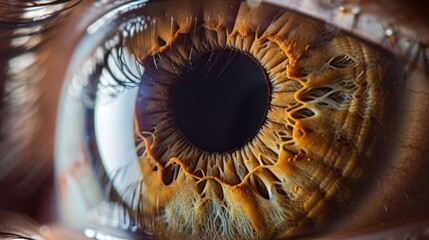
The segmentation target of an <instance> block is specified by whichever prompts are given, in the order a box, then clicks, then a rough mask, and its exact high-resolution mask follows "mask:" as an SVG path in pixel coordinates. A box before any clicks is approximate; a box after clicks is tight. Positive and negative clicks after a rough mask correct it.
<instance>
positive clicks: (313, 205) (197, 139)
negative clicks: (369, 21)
mask: <svg viewBox="0 0 429 240" xmlns="http://www.w3.org/2000/svg"><path fill="white" fill-rule="evenodd" d="M171 4H172V5H171V6H172V7H171V8H172V9H175V13H172V12H162V13H160V15H159V16H154V17H153V18H152V19H153V21H152V22H151V23H150V24H149V27H148V29H146V30H144V31H142V32H140V33H137V34H135V35H134V36H133V37H131V38H130V39H128V42H127V44H128V45H127V46H126V47H129V48H131V49H133V52H134V53H135V54H136V55H137V57H138V58H139V60H140V61H141V62H142V63H143V66H144V68H145V72H144V77H143V79H142V83H141V86H140V90H139V96H138V99H137V103H136V113H135V114H136V124H135V129H136V146H137V147H136V148H137V153H138V155H139V161H140V167H141V172H142V175H143V187H142V193H141V195H142V196H141V198H142V200H141V205H140V209H139V212H141V215H142V216H141V222H142V224H143V225H144V226H146V227H147V229H148V230H149V231H152V232H153V233H154V234H157V235H159V236H160V237H165V236H167V237H172V238H173V237H174V238H175V239H176V238H183V239H189V238H190V239H215V238H218V239H251V238H257V239H260V238H264V239H265V238H267V239H272V238H281V237H285V236H293V235H295V234H301V233H305V231H306V230H308V229H314V227H317V226H321V225H323V224H325V220H326V219H327V217H329V215H330V213H331V212H332V210H333V209H337V208H338V206H339V205H341V203H343V202H345V201H348V200H350V198H351V197H352V195H351V194H352V191H353V189H354V185H355V184H356V182H357V181H358V180H359V178H360V177H361V176H362V174H363V171H364V169H365V166H366V165H367V162H368V161H369V159H370V157H371V156H372V154H373V147H374V143H375V141H376V137H374V136H373V134H372V133H374V132H376V131H377V128H379V126H380V124H381V123H383V121H384V117H385V116H384V109H385V104H386V101H387V99H386V98H385V96H384V95H383V93H384V89H385V84H386V83H385V81H383V78H384V75H385V73H386V69H387V68H388V66H389V64H390V62H389V60H388V59H386V57H384V56H383V54H381V53H379V52H377V51H374V50H373V49H371V48H370V47H368V46H366V45H364V44H362V43H361V42H359V41H357V40H355V39H354V38H351V37H348V36H346V35H342V34H338V33H333V32H330V31H329V29H327V27H326V25H325V24H323V23H319V22H316V21H314V20H310V19H308V18H306V17H302V16H300V15H297V14H294V13H291V12H284V11H281V10H279V9H278V8H275V7H270V6H267V5H260V6H258V7H251V6H249V5H247V3H237V2H234V3H231V2H226V1H225V2H224V1H212V2H207V3H205V4H204V5H203V6H204V7H201V8H200V7H199V6H193V7H188V8H187V7H184V6H183V5H177V6H175V5H174V3H171ZM196 5H198V4H196ZM176 12H177V13H176Z"/></svg>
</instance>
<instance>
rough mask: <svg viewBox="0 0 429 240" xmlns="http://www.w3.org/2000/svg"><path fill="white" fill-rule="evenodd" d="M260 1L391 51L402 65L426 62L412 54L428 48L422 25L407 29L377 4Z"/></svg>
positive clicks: (325, 0)
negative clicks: (317, 21)
mask: <svg viewBox="0 0 429 240" xmlns="http://www.w3.org/2000/svg"><path fill="white" fill-rule="evenodd" d="M262 1H263V2H267V3H271V4H275V5H278V6H284V7H286V8H288V9H291V10H294V11H297V12H300V13H303V14H305V15H308V16H311V17H314V18H316V19H319V20H322V21H324V22H326V23H327V24H331V25H333V26H335V27H338V28H340V29H342V30H343V31H346V32H349V33H351V34H352V35H355V36H356V37H358V38H361V39H363V40H365V41H367V42H369V43H372V44H375V45H376V46H377V47H379V48H382V49H384V50H387V51H388V52H391V53H392V54H394V55H396V56H397V57H398V58H399V59H400V60H401V61H403V63H405V64H406V65H415V64H416V63H417V64H427V63H426V62H425V60H424V57H423V58H420V59H418V60H417V59H416V56H417V57H419V54H420V52H422V53H423V54H425V50H426V49H427V48H428V47H427V45H428V41H429V31H424V32H423V30H422V29H425V26H423V27H420V28H419V30H420V31H416V29H415V28H413V29H410V27H409V25H410V24H409V23H408V22H398V21H394V22H393V21H392V19H391V18H393V17H394V16H393V15H395V13H393V12H391V11H390V10H387V9H385V8H384V7H383V5H381V4H377V3H375V4H374V5H371V6H370V7H371V8H372V9H371V11H366V10H365V8H364V7H365V6H363V7H362V6H361V5H359V3H355V2H358V1H353V0H349V1H344V0H338V1H335V0H300V1H296V0H262ZM396 4H402V3H396ZM387 16H390V17H389V18H388V17H387ZM383 17H386V18H383ZM422 50H423V51H422ZM426 54H427V53H426ZM427 57H428V56H426V58H427ZM416 60H417V61H416ZM423 67H425V66H423Z"/></svg>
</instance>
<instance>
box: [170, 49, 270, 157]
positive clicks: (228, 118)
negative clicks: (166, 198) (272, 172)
mask: <svg viewBox="0 0 429 240" xmlns="http://www.w3.org/2000/svg"><path fill="white" fill-rule="evenodd" d="M265 76H266V75H265V72H264V70H263V68H262V67H261V66H260V65H259V63H258V62H257V61H256V60H255V59H253V58H252V57H250V56H249V55H246V54H244V53H241V52H238V51H235V50H230V49H222V50H215V51H211V52H208V53H205V54H203V55H201V56H200V57H199V58H197V59H196V60H195V61H193V62H192V63H191V65H190V66H189V67H188V69H187V70H186V71H185V72H184V73H183V75H182V76H181V78H180V81H179V83H178V85H177V87H176V91H175V95H174V98H173V108H174V114H175V120H176V125H177V127H178V128H179V129H180V131H181V132H182V134H183V135H184V136H185V137H186V138H187V139H188V141H189V142H191V143H192V144H194V145H195V146H197V147H198V148H200V149H202V150H205V151H209V152H228V151H232V150H234V149H237V148H240V147H242V146H244V145H245V144H246V143H247V142H248V141H249V140H251V139H252V138H253V137H254V136H255V135H256V133H257V132H258V130H259V129H260V127H261V125H262V123H263V121H264V120H265V117H266V113H267V108H268V101H269V94H270V87H269V85H268V81H267V79H266V77H265Z"/></svg>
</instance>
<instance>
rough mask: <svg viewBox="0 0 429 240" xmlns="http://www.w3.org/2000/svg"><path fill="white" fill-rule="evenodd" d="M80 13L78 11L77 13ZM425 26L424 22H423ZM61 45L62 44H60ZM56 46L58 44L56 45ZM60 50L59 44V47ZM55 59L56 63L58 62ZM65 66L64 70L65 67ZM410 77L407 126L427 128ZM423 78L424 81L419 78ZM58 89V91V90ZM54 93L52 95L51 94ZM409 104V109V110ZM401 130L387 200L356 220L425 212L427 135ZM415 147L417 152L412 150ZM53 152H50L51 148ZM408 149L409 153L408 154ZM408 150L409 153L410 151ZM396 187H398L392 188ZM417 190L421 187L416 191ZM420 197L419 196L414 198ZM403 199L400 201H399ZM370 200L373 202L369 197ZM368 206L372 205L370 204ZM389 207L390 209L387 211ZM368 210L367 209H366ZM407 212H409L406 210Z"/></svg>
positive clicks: (421, 96) (49, 103) (58, 75)
mask: <svg viewBox="0 0 429 240" xmlns="http://www.w3.org/2000/svg"><path fill="white" fill-rule="evenodd" d="M81 6H82V8H85V7H86V6H85V5H81ZM77 15H78V14H76V16H77ZM422 26H423V25H422ZM59 45H61V44H59ZM71 46H74V44H73V43H72V41H70V42H69V43H62V48H60V49H64V50H65V52H64V55H62V56H63V57H61V58H55V57H54V58H53V59H52V60H51V62H52V63H51V68H50V69H54V66H56V67H58V68H57V69H58V71H53V72H52V74H50V78H46V79H45V80H44V84H43V86H44V87H46V89H59V88H60V85H61V83H60V81H54V79H62V78H63V77H62V75H63V73H62V72H64V71H65V70H64V68H65V67H64V66H66V65H67V60H66V59H68V57H64V56H68V54H70V52H71V51H72V50H73V47H71ZM54 48H55V47H54ZM57 49H58V47H57ZM54 62H55V63H54ZM61 68H63V69H61ZM407 78H408V79H413V80H412V81H407V86H406V87H405V89H407V90H406V92H405V94H407V96H410V97H409V98H408V100H407V101H408V102H407V103H402V104H403V105H402V106H401V107H402V108H401V109H404V108H405V110H403V111H402V113H403V115H406V116H407V117H409V118H411V119H413V120H412V121H408V122H407V125H406V126H407V127H404V128H405V129H424V125H422V123H423V122H424V121H425V119H426V118H427V114H426V115H425V111H424V109H427V106H426V105H425V104H424V103H426V102H427V101H425V96H426V95H427V94H425V92H424V91H423V92H422V91H421V89H427V87H426V85H424V81H422V80H421V78H425V76H421V75H418V74H417V73H413V74H410V75H407ZM419 79H420V80H419ZM54 92H55V93H54ZM58 92H59V91H52V93H50V94H49V96H47V95H48V94H47V95H46V96H45V98H46V101H45V103H44V104H43V108H44V109H45V110H46V112H49V114H52V115H54V113H53V112H54V111H55V110H52V109H55V105H56V102H57V101H56V99H58V94H59V93H58ZM51 94H52V95H51ZM410 102H412V103H413V104H411V105H410V106H408V105H407V104H408V103H410ZM408 107H410V108H409V110H406V109H407V108H408ZM417 115H421V117H413V116H417ZM47 118H49V119H53V117H52V116H51V117H48V116H47ZM46 129H50V130H49V131H53V129H52V128H49V127H48V128H46ZM398 132H399V133H397V134H398V135H400V136H402V137H401V138H396V139H397V141H396V145H395V148H396V147H397V149H398V150H397V153H398V154H397V161H396V164H395V165H396V166H400V167H397V168H393V167H392V168H388V169H386V170H385V172H387V176H389V177H374V179H375V180H376V181H379V182H380V184H379V185H378V186H377V187H376V188H374V190H373V192H374V194H375V195H377V194H379V193H380V192H383V194H382V197H383V199H381V200H379V201H378V202H379V203H380V204H369V203H368V204H363V203H362V204H361V205H362V206H366V207H362V209H364V211H358V210H357V211H356V213H354V215H353V219H355V221H357V220H359V219H364V218H365V217H368V215H369V216H371V212H372V213H373V214H372V217H370V219H372V220H370V222H372V223H373V224H374V225H377V226H379V225H381V221H380V220H379V219H377V217H379V214H380V213H381V214H382V215H383V214H384V215H388V216H387V217H385V218H386V219H396V218H400V219H402V221H407V219H408V218H410V217H411V216H413V215H414V214H416V213H418V212H422V211H424V209H423V210H421V209H420V210H419V209H415V208H413V205H419V206H425V204H424V202H425V200H424V199H426V197H425V193H424V190H421V189H424V183H425V182H426V180H425V178H424V176H422V173H420V171H419V169H424V168H425V166H426V165H425V162H426V161H424V160H425V159H427V155H426V154H425V153H426V151H425V149H427V148H426V146H427V141H426V140H425V139H427V135H424V134H426V133H425V132H424V131H423V132H422V131H408V134H407V131H406V130H401V131H399V130H398ZM413 139H414V140H416V141H411V140H413ZM400 150H408V151H403V152H401V151H400ZM412 150H415V151H412ZM47 152H49V151H47ZM404 152H405V153H404ZM407 153H408V154H407ZM410 161H411V165H414V166H419V167H415V168H412V170H411V171H407V170H410V167H408V166H409V165H408V164H409V163H410ZM398 174H399V175H400V176H403V177H400V178H398V177H395V176H398ZM403 179H407V180H408V181H406V183H405V184H401V183H400V181H402V180H403ZM393 182H395V184H398V185H397V186H403V188H401V190H400V191H395V190H394V189H393V190H389V191H387V189H388V188H389V187H388V185H389V184H391V183H393ZM416 183H421V186H419V184H416ZM392 186H395V185H394V184H392ZM391 188H394V187H391ZM381 189H383V190H385V191H380V190H381ZM416 189H417V190H416ZM386 191H387V192H390V191H393V192H397V193H398V195H397V196H396V197H391V198H392V199H394V200H392V199H387V198H386V195H388V194H386V193H385V192H386ZM414 196H416V197H414ZM398 199H399V204H396V202H395V201H396V200H398ZM368 202H373V201H370V200H368ZM368 206H372V208H371V207H368ZM386 207H387V209H388V210H386ZM365 209H366V210H365ZM404 212H406V213H404Z"/></svg>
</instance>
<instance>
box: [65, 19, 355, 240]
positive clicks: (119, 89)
mask: <svg viewBox="0 0 429 240" xmlns="http://www.w3.org/2000/svg"><path fill="white" fill-rule="evenodd" d="M130 12H132V11H130ZM136 22H141V19H140V20H137V21H136ZM148 22H150V20H149V21H148ZM142 28H144V26H142ZM141 30H142V29H140V30H136V34H137V32H138V31H141ZM112 39H113V40H111V42H106V46H107V45H109V46H108V47H106V48H107V49H110V48H112V47H113V46H115V41H117V39H115V38H112ZM160 42H161V43H163V44H161V45H164V44H165V43H166V42H165V41H160ZM160 42H158V43H157V44H159V43H160ZM150 46H151V45H150ZM150 46H142V47H141V48H139V51H141V49H144V47H150ZM125 50H126V49H125ZM118 54H123V55H120V56H124V59H125V60H124V61H125V63H130V64H124V66H132V65H133V64H134V63H135V62H133V61H132V60H131V61H130V58H131V59H132V54H130V53H129V52H128V53H127V52H126V51H124V52H121V53H120V52H119V51H117V52H116V55H115V51H112V55H113V56H114V57H113V59H117V58H118V57H119V56H118ZM134 54H136V53H135V52H134ZM95 56H96V57H95V58H94V59H93V60H94V61H95V62H96V61H101V60H100V58H105V57H106V56H110V55H108V54H106V53H105V52H99V53H98V55H97V53H96V54H95ZM162 57H165V56H159V58H162ZM142 59H143V58H142ZM151 60H152V59H151ZM153 60H154V62H155V63H156V61H155V58H154V59H153ZM332 60H333V59H332ZM344 61H345V62H347V60H344ZM88 62H89V63H88V64H90V65H91V64H94V62H91V61H88ZM107 62H108V61H107ZM340 63H341V62H340ZM113 65H114V64H113ZM155 65H156V64H155ZM109 66H112V64H110V65H109ZM339 66H341V64H340V65H339ZM139 67H141V66H139V65H134V66H133V67H131V68H130V69H125V72H126V74H127V76H126V77H125V76H124V73H123V72H124V69H121V71H119V69H116V70H115V71H114V73H106V71H107V70H105V69H95V72H96V73H97V74H95V75H96V76H100V75H103V74H104V76H108V75H110V76H111V75H113V76H114V77H115V78H117V79H118V78H124V79H126V80H130V82H126V83H124V81H122V82H121V84H118V82H117V81H114V79H109V77H104V78H103V81H105V82H101V80H100V82H98V81H95V82H94V81H91V80H92V79H89V82H88V84H89V87H88V85H87V86H85V87H84V89H85V90H88V89H89V93H93V94H94V93H95V94H96V97H95V98H100V97H99V96H103V98H105V99H104V100H103V101H99V99H97V100H96V99H94V96H93V95H91V94H88V95H85V96H87V97H88V98H86V99H85V102H84V103H85V106H91V104H94V105H92V106H93V107H94V109H95V110H94V111H95V112H97V111H98V112H100V113H99V114H97V113H94V119H93V120H92V119H89V121H88V119H85V117H87V116H91V113H88V112H82V113H80V114H81V116H78V115H75V116H74V117H75V118H76V119H79V117H81V119H85V120H84V121H83V122H80V123H79V122H78V123H77V124H76V125H79V124H81V126H77V127H78V129H86V130H88V129H89V130H88V131H89V132H91V131H94V132H95V136H94V135H92V136H91V134H88V135H86V136H85V137H84V136H80V135H81V134H82V133H80V132H78V131H77V132H73V131H74V129H75V128H69V129H70V130H71V131H69V132H67V134H64V135H63V137H64V138H68V139H70V138H73V137H75V138H78V139H86V142H85V144H88V145H89V146H85V147H84V148H83V150H82V152H80V153H79V154H82V157H81V159H86V160H88V161H89V162H83V163H82V164H83V165H85V164H89V163H91V164H93V166H92V168H89V169H85V167H81V168H79V171H82V172H79V175H80V176H83V177H82V178H81V179H79V181H82V182H81V183H80V184H78V185H77V186H76V187H77V188H76V189H75V190H73V188H70V189H71V192H70V193H71V194H75V195H77V196H82V195H86V196H85V197H82V198H83V199H81V200H84V201H83V202H82V205H80V207H82V209H91V211H90V212H91V213H90V215H91V214H92V219H93V220H96V221H99V222H98V224H101V225H111V226H114V227H118V228H122V229H126V230H131V231H133V230H134V231H138V229H139V227H140V226H139V225H138V224H139V222H137V221H136V222H132V221H134V220H132V219H137V218H139V216H136V215H135V212H133V209H134V208H135V207H136V206H135V204H136V203H137V202H136V200H135V199H137V198H136V197H135V196H133V195H132V194H135V193H136V191H140V190H141V189H140V188H141V185H139V187H138V188H134V189H127V186H131V183H132V182H134V181H137V182H138V181H140V180H141V179H139V178H138V175H139V174H138V171H135V170H137V169H138V168H139V166H138V164H137V165H136V166H131V167H130V165H129V164H128V162H127V161H124V162H119V161H117V160H115V159H118V158H119V157H123V158H124V159H127V160H128V161H131V162H132V160H134V161H136V160H135V159H134V158H136V157H137V156H133V153H134V151H131V152H130V151H128V149H129V147H130V144H134V142H131V143H130V142H129V141H130V140H133V137H132V136H130V133H133V131H134V128H132V127H133V122H132V121H133V120H137V121H138V120H139V119H138V117H136V119H133V115H132V114H133V109H132V108H131V109H127V107H128V106H129V105H128V106H127V107H123V108H121V105H122V104H121V103H119V102H120V101H121V100H118V99H122V98H124V100H123V101H129V102H134V101H135V100H134V99H136V98H138V96H139V95H138V94H139V93H138V92H137V90H138V89H137V88H133V87H130V86H132V85H133V84H134V83H135V82H136V83H140V82H139V80H140V79H141V77H142V74H143V75H144V73H146V72H145V71H144V70H142V69H139ZM156 67H157V66H155V68H156ZM89 68H91V66H89ZM87 69H88V68H85V69H84V70H87ZM97 71H99V72H97ZM103 71H104V72H103ZM90 73H91V72H89V73H86V74H90ZM306 74H308V73H306ZM130 77H131V79H130ZM133 77H136V80H133ZM79 81H82V82H85V81H86V80H85V79H81V80H79ZM82 82H80V84H81V83H82ZM80 84H78V85H75V86H74V87H77V88H81V86H80ZM91 84H93V85H91ZM112 85H113V86H112ZM73 91H74V92H73V94H76V92H75V91H76V89H73ZM127 92H130V93H129V94H128V93H127ZM140 92H141V91H140ZM136 95H137V96H136ZM318 96H319V95H317V94H316V97H318ZM74 97H76V96H74ZM77 97H79V98H80V97H81V96H79V95H78V96H77ZM94 100H96V101H95V103H93V101H94ZM65 102H67V100H65ZM66 104H69V103H66ZM71 104H72V103H70V105H66V106H67V108H72V107H73V106H72V105H71ZM115 104H117V106H116V107H115V106H114V105H115ZM136 114H137V113H136ZM304 116H305V117H308V114H307V115H305V114H304ZM97 118H98V120H97ZM80 121H82V120H80ZM87 121H88V122H87ZM115 121H117V122H115ZM140 121H141V120H140ZM91 122H93V123H94V126H91V125H92V124H91ZM98 123H100V124H98ZM101 123H105V124H106V126H102V125H101ZM123 125H124V126H128V127H129V129H128V134H125V133H124V132H121V134H119V133H115V132H114V131H115V130H118V129H117V128H114V126H121V127H122V126H123ZM60 128H61V127H60ZM94 128H95V130H94ZM97 128H99V130H96V129H97ZM91 129H92V130H91ZM123 130H124V131H125V130H126V127H125V128H124V129H123ZM149 130H150V129H149ZM148 132H149V133H148ZM97 134H98V135H97ZM144 134H149V135H150V134H151V133H150V131H146V130H145V131H144ZM152 134H153V133H152ZM73 135H77V136H73ZM119 136H120V137H119ZM121 137H122V138H121ZM59 138H61V135H60V136H59ZM91 138H93V139H91ZM144 139H145V140H147V139H149V138H144ZM104 141H107V142H104ZM109 141H111V142H109ZM147 141H149V140H147ZM94 144H95V145H94ZM78 145H80V144H78ZM111 146H115V150H116V148H120V146H122V147H123V148H125V150H124V151H122V152H119V151H118V152H116V151H112V150H109V148H112V147H111ZM147 146H148V145H146V146H145V147H146V148H147ZM94 148H98V149H95V150H96V151H94ZM66 149H82V147H81V146H66ZM103 149H105V150H103ZM61 151H62V150H61V149H60V150H59V152H61ZM66 151H67V150H66ZM97 151H98V152H99V153H100V156H97V157H96V158H98V160H100V159H101V163H100V162H97V163H94V160H93V159H91V158H93V156H92V154H94V153H96V152H97ZM137 153H138V155H140V154H139V152H137ZM57 154H58V152H57ZM68 154H73V153H70V151H67V155H68ZM103 154H104V156H103ZM127 154H129V155H130V157H126V156H127ZM57 157H58V156H57ZM69 157H70V156H69ZM133 157H134V158H133ZM59 158H60V160H61V159H62V157H61V156H59ZM108 159H112V160H108ZM64 160H66V158H64ZM72 160H75V159H72ZM72 163H73V162H71V161H70V162H69V163H67V164H72ZM97 164H98V165H97ZM134 164H135V163H134ZM100 165H102V166H100ZM60 166H61V165H60ZM122 166H124V168H130V169H132V170H133V171H134V173H131V172H132V170H128V169H127V170H123V169H122V168H121V167H122ZM100 167H104V168H105V169H104V171H105V172H106V173H105V176H103V175H102V176H101V177H102V179H101V182H102V184H107V186H108V187H107V190H108V191H109V192H108V193H104V190H105V189H103V188H104V187H101V188H100V187H99V186H100V183H99V181H100V179H97V178H98V177H100V176H99V175H97V174H95V176H94V174H93V171H95V170H94V169H99V168H100ZM154 167H158V168H159V169H161V168H163V167H165V166H161V165H159V166H158V165H157V166H154ZM66 168H67V167H66ZM114 169H117V171H114ZM73 170H76V169H73ZM85 171H86V172H85ZM136 172H137V173H136ZM173 174H177V172H174V171H173ZM125 175H126V176H125ZM129 175H131V176H134V177H130V176H129ZM167 178H171V176H170V177H168V176H167ZM175 178H176V177H173V178H171V179H172V180H168V181H174V180H175ZM163 180H164V182H165V178H163ZM127 181H128V182H127ZM143 181H144V180H143ZM259 181H260V180H259ZM109 182H110V184H111V185H108V184H109ZM257 182H258V180H254V183H255V184H256V183H257ZM85 184H91V185H90V186H93V187H91V188H88V187H87V186H89V185H87V186H85ZM79 185H83V186H85V187H84V188H82V186H79ZM121 185H122V186H121ZM73 191H76V192H73ZM266 191H267V190H266ZM268 191H269V190H268ZM262 195H263V194H262ZM88 196H90V197H88ZM123 196H127V197H126V198H127V199H121V198H122V197H123ZM106 198H107V199H106ZM85 199H90V201H88V200H85ZM106 200H108V201H110V202H108V201H107V202H106ZM66 201H67V200H66ZM69 201H71V202H70V204H72V205H74V206H77V205H79V204H76V202H75V201H74V200H69ZM100 202H104V203H103V204H99V203H100ZM115 202H116V203H115ZM116 205H117V206H116ZM124 207H125V210H124ZM77 208H79V207H77ZM68 211H69V212H67V210H66V211H65V212H64V216H65V218H67V217H68V216H69V215H73V214H74V213H72V212H73V211H75V209H73V208H69V209H68ZM85 212H86V211H85ZM124 214H125V215H127V214H128V215H129V216H126V217H123V216H124ZM106 216H107V217H106ZM82 217H83V218H86V216H77V218H76V219H78V221H79V220H82V221H84V220H83V219H81V218H82ZM112 219H113V221H112ZM115 219H116V220H115ZM130 226H132V229H130ZM134 227H135V228H134ZM100 236H101V235H100ZM94 237H95V235H94Z"/></svg>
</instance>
